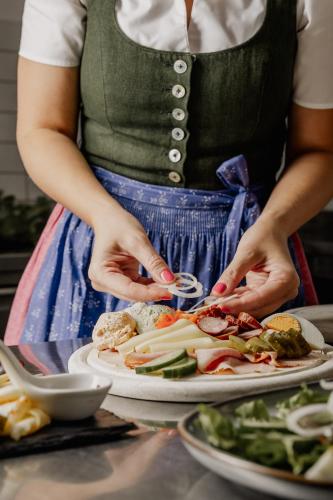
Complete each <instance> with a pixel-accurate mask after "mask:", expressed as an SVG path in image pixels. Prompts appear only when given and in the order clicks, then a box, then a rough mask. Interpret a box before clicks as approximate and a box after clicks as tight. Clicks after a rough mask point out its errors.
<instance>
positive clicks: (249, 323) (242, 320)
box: [237, 312, 262, 331]
mask: <svg viewBox="0 0 333 500" xmlns="http://www.w3.org/2000/svg"><path fill="white" fill-rule="evenodd" d="M237 323H238V325H239V326H240V327H241V328H242V329H243V330H245V331H248V330H257V329H258V328H262V326H261V324H260V323H259V322H258V321H257V320H256V319H255V318H254V317H253V316H251V315H250V314H248V313H245V312H241V313H239V315H238V318H237Z"/></svg>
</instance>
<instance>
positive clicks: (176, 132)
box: [171, 127, 185, 141]
mask: <svg viewBox="0 0 333 500" xmlns="http://www.w3.org/2000/svg"><path fill="white" fill-rule="evenodd" d="M171 135H172V138H173V139H175V141H182V140H183V139H184V137H185V132H184V130H182V129H181V128H178V127H176V128H174V129H172V132H171Z"/></svg>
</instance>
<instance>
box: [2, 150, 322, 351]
mask: <svg viewBox="0 0 333 500" xmlns="http://www.w3.org/2000/svg"><path fill="white" fill-rule="evenodd" d="M92 169H93V171H94V173H95V175H96V177H97V179H98V180H99V181H100V182H101V184H102V185H103V186H104V187H105V189H106V190H107V191H108V192H109V193H110V195H112V197H113V198H114V199H115V200H117V201H118V202H119V203H120V204H121V205H122V206H123V207H124V208H125V209H126V210H127V211H128V212H130V213H131V214H132V215H134V216H135V217H136V218H137V219H138V220H139V221H140V222H141V224H142V225H143V227H144V228H145V230H146V232H147V234H148V237H149V239H150V241H151V242H152V244H153V246H154V247H155V249H156V250H157V252H158V253H159V254H160V255H161V256H162V257H163V258H164V259H165V260H166V262H167V263H168V265H169V266H170V268H171V269H172V270H173V271H174V272H179V271H182V272H188V273H192V274H194V275H195V276H196V277H197V278H198V280H199V281H201V283H202V284H203V285H204V293H205V294H209V291H210V290H211V288H212V286H213V285H214V284H215V282H216V281H217V280H218V278H219V277H220V275H221V274H222V272H223V270H224V269H225V267H226V266H227V265H228V264H229V262H230V261H231V259H232V257H233V255H234V254H235V251H236V248H237V245H238V242H239V239H240V237H241V236H242V234H243V233H244V231H245V230H246V229H247V228H248V227H250V226H251V225H252V224H253V223H254V222H255V221H256V219H257V218H258V216H259V214H260V205H261V203H262V196H263V193H262V190H261V189H260V187H259V186H250V185H249V177H248V171H247V165H246V161H245V159H244V157H242V156H240V157H237V158H233V159H232V160H229V161H227V162H225V163H223V164H222V165H221V166H220V167H219V168H218V170H217V172H216V173H217V175H218V177H219V179H220V180H221V183H222V182H223V189H221V190H220V191H205V190H192V189H184V188H171V187H163V186H156V185H150V184H145V183H142V182H138V181H135V180H131V179H128V178H125V177H122V176H120V175H117V174H114V173H112V172H110V171H108V170H106V169H103V168H100V167H96V166H94V167H92ZM221 186H222V184H221ZM105 224H107V221H105ZM93 240H94V234H93V231H92V229H91V227H89V226H88V225H87V224H85V223H84V222H83V221H82V220H80V219H79V218H78V217H76V216H75V215H74V214H73V213H71V212H70V211H68V210H66V209H64V208H63V207H61V206H59V205H58V206H57V207H56V208H55V210H54V213H53V214H52V215H51V218H50V221H49V223H48V225H47V227H46V228H45V231H44V233H43V235H42V237H41V239H40V242H39V244H38V245H37V248H36V250H35V252H34V254H33V256H32V258H31V261H30V262H29V264H28V267H27V269H26V271H25V273H24V275H23V277H22V280H21V282H20V285H19V287H18V290H17V294H16V298H15V301H14V304H13V307H12V311H11V315H10V320H9V323H8V326H7V331H6V342H7V343H8V344H17V343H30V342H42V341H47V340H50V341H51V340H61V339H73V338H79V337H89V336H91V334H92V329H93V327H94V324H95V323H96V321H97V319H98V317H99V316H100V314H102V313H103V312H105V311H116V310H120V309H123V308H124V307H126V306H127V305H128V303H127V302H124V301H123V300H119V299H117V298H116V297H113V296H112V295H109V294H107V293H101V292H97V291H95V290H94V289H93V288H92V285H91V283H90V280H89V278H88V267H89V262H90V257H91V251H92V245H93ZM289 246H290V251H291V255H292V257H293V260H294V263H295V266H296V269H297V270H298V272H299V274H300V277H301V282H302V284H301V286H300V290H299V295H298V297H297V298H296V299H294V300H293V301H291V302H289V303H287V304H285V306H284V308H290V307H299V306H304V305H306V304H307V305H310V304H313V303H316V297H315V292H314V290H313V285H312V281H311V276H310V275H309V273H308V269H307V266H306V261H305V260H304V254H303V253H302V251H301V248H300V245H299V242H298V240H297V239H290V242H289ZM142 271H143V273H144V270H142ZM196 300H197V299H192V300H189V299H187V300H186V299H181V298H176V297H175V298H174V299H173V301H172V302H171V304H170V302H169V301H168V302H167V304H169V305H171V306H173V307H176V308H186V309H188V308H189V307H191V305H192V304H193V303H194V302H196Z"/></svg>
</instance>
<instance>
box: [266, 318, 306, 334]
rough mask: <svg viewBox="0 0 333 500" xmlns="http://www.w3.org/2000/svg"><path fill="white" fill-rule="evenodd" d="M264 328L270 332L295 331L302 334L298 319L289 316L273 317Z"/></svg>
mask: <svg viewBox="0 0 333 500" xmlns="http://www.w3.org/2000/svg"><path fill="white" fill-rule="evenodd" d="M265 326H266V328H271V329H272V330H277V331H279V332H288V331H289V330H295V331H296V332H297V333H302V327H301V324H300V322H299V321H298V319H297V318H295V317H293V316H290V315H289V314H280V315H279V316H275V317H274V318H272V319H270V320H269V322H268V323H266V324H265Z"/></svg>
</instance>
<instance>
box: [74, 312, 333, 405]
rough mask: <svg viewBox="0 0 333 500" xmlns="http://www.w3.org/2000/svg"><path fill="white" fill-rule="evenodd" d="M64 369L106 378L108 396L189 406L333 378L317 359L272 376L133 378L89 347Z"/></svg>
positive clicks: (328, 365)
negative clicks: (108, 384)
mask: <svg viewBox="0 0 333 500" xmlns="http://www.w3.org/2000/svg"><path fill="white" fill-rule="evenodd" d="M332 316H333V315H332ZM68 369H69V371H70V372H71V373H75V372H82V371H89V372H91V371H93V372H95V373H96V372H99V373H101V374H103V375H107V376H109V377H110V378H111V379H112V381H113V385H112V389H111V394H113V395H116V396H124V397H128V398H135V399H144V400H150V401H170V402H184V403H189V402H199V401H223V400H225V399H228V398H230V397H232V396H237V395H239V396H241V395H243V394H251V393H258V392H263V391H265V390H266V391H267V390H270V389H271V390H273V389H277V388H282V387H287V386H290V385H293V384H299V383H301V382H305V381H315V380H319V379H320V378H325V377H326V378H329V377H332V376H333V357H332V358H330V359H329V360H327V361H324V362H322V361H320V360H317V362H316V363H314V365H313V366H310V367H300V368H299V367H298V368H288V369H283V370H281V371H276V372H272V373H263V374H262V373H254V374H251V375H249V374H247V375H196V376H192V377H186V378H184V379H180V380H167V379H163V378H161V377H158V376H147V375H136V373H135V372H134V371H132V370H129V369H127V368H125V367H123V366H116V365H112V364H110V362H107V361H105V360H103V359H101V357H99V356H98V351H97V350H96V349H95V348H94V347H93V345H92V344H89V345H86V346H84V347H81V348H80V349H79V350H78V351H76V352H74V353H73V354H72V356H71V357H70V359H69V363H68Z"/></svg>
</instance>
